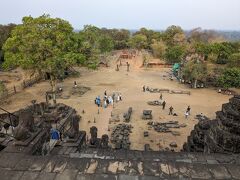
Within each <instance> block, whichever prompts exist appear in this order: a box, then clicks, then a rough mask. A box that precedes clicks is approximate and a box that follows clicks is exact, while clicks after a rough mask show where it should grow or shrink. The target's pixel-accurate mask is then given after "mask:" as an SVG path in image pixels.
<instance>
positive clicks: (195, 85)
mask: <svg viewBox="0 0 240 180" xmlns="http://www.w3.org/2000/svg"><path fill="white" fill-rule="evenodd" d="M193 88H194V89H196V88H197V79H195V80H194V85H193Z"/></svg>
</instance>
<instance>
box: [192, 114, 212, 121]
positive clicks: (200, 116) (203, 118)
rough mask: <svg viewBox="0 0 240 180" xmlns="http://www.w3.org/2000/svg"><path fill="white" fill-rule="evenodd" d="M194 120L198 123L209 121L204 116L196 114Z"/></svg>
mask: <svg viewBox="0 0 240 180" xmlns="http://www.w3.org/2000/svg"><path fill="white" fill-rule="evenodd" d="M195 119H197V120H199V121H201V120H206V121H208V120H210V119H209V118H208V117H207V116H205V115H203V114H197V115H196V117H195Z"/></svg>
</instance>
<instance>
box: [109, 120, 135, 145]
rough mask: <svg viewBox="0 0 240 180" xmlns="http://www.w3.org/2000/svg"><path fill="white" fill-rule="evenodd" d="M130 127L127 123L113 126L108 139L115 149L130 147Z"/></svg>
mask: <svg viewBox="0 0 240 180" xmlns="http://www.w3.org/2000/svg"><path fill="white" fill-rule="evenodd" d="M132 128H133V127H132V125H129V124H118V125H117V126H115V127H114V128H113V131H112V134H111V139H110V141H111V143H113V144H114V145H115V149H130V144H131V142H130V140H129V135H130V133H131V132H132V131H131V129H132Z"/></svg>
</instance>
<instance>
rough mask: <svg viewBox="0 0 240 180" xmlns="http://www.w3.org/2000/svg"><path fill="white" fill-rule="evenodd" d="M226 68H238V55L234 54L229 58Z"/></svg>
mask: <svg viewBox="0 0 240 180" xmlns="http://www.w3.org/2000/svg"><path fill="white" fill-rule="evenodd" d="M228 66H229V67H239V68H240V53H234V54H232V55H231V56H230V57H229V61H228Z"/></svg>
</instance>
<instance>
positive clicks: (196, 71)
mask: <svg viewBox="0 0 240 180" xmlns="http://www.w3.org/2000/svg"><path fill="white" fill-rule="evenodd" d="M182 73H183V76H184V79H185V80H189V81H191V82H194V84H193V87H194V88H197V82H198V81H204V80H205V78H206V77H207V65H206V63H204V62H202V61H199V60H197V59H195V60H191V61H188V62H187V63H186V64H185V65H184V67H183V70H182Z"/></svg>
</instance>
